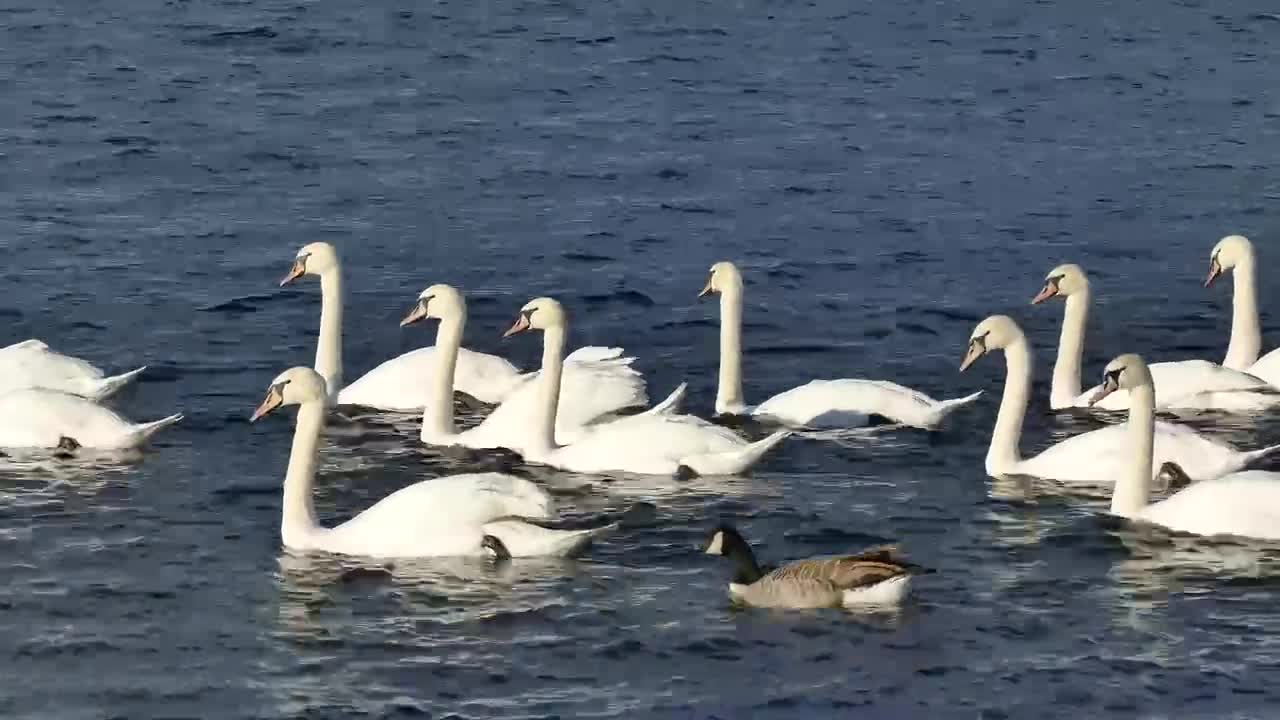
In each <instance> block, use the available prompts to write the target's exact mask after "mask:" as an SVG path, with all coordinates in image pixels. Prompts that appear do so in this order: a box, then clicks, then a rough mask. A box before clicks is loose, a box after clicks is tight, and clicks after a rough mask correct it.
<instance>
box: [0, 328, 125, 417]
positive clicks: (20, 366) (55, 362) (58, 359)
mask: <svg viewBox="0 0 1280 720" xmlns="http://www.w3.org/2000/svg"><path fill="white" fill-rule="evenodd" d="M146 369H147V366H146V365H143V366H142V367H140V368H138V369H136V370H130V371H129V372H127V373H123V374H121V375H110V376H108V375H107V374H106V373H104V372H102V370H101V369H100V368H98V367H96V366H94V365H92V364H90V363H88V362H86V361H84V360H81V359H80V358H77V357H71V356H70V355H63V354H62V353H59V352H57V351H55V350H53V349H51V348H50V347H49V346H48V345H46V344H45V343H44V342H42V341H40V340H36V339H34V338H32V339H30V340H23V341H22V342H19V343H14V344H12V345H8V346H6V347H3V348H0V394H2V393H6V392H9V391H10V390H22V389H26V388H44V389H46V390H57V391H60V392H64V393H70V394H72V395H79V396H80V397H83V398H88V399H90V400H95V401H101V400H105V399H106V398H108V397H110V396H111V395H113V394H115V393H116V392H117V391H119V390H120V389H121V388H123V387H124V386H126V385H128V384H129V383H131V382H133V381H134V379H135V378H137V377H138V375H140V374H142V371H143V370H146Z"/></svg>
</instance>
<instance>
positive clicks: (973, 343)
mask: <svg viewBox="0 0 1280 720" xmlns="http://www.w3.org/2000/svg"><path fill="white" fill-rule="evenodd" d="M1025 337H1026V336H1024V335H1023V334H1022V328H1020V327H1018V323H1016V322H1014V321H1013V318H1011V317H1009V316H1008V315H992V316H991V317H989V318H987V319H986V320H983V321H982V322H980V323H978V326H977V327H975V328H974V329H973V333H972V334H970V335H969V348H968V349H967V350H966V351H965V353H964V360H963V361H961V363H960V372H964V371H965V370H966V369H968V367H969V366H970V365H972V364H973V363H974V361H975V360H977V359H978V358H980V357H982V356H983V355H986V354H987V353H989V352H991V351H992V350H1003V349H1005V348H1007V347H1009V346H1010V345H1012V344H1014V343H1016V342H1019V341H1021V340H1024V339H1025Z"/></svg>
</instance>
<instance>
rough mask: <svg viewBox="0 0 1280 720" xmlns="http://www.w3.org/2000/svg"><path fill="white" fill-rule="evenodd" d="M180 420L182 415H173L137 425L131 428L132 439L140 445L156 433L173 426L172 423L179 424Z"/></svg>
mask: <svg viewBox="0 0 1280 720" xmlns="http://www.w3.org/2000/svg"><path fill="white" fill-rule="evenodd" d="M182 419H183V415H182V413H174V414H173V415H170V416H169V417H166V418H160V419H159V420H156V421H154V422H149V423H140V424H138V425H134V426H133V433H132V434H133V436H134V438H136V441H137V444H142V443H144V442H146V441H147V440H149V439H150V438H151V436H152V435H155V434H156V433H158V432H160V431H161V430H163V429H165V428H167V427H169V426H170V425H173V424H174V423H177V422H181V421H182Z"/></svg>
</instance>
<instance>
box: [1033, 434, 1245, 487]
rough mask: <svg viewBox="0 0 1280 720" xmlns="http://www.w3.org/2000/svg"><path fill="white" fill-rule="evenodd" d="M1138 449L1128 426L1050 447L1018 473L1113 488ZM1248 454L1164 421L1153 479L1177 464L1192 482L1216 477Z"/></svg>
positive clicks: (1157, 440) (1239, 464) (1236, 466)
mask: <svg viewBox="0 0 1280 720" xmlns="http://www.w3.org/2000/svg"><path fill="white" fill-rule="evenodd" d="M1132 454H1133V448H1132V443H1131V442H1130V440H1129V436H1128V426H1127V424H1125V423H1121V424H1117V425H1109V426H1107V427H1105V428H1100V429H1098V430H1092V431H1090V432H1087V433H1081V434H1079V435H1073V436H1072V437H1069V438H1067V439H1066V440H1063V441H1062V442H1059V443H1057V444H1056V445H1053V446H1050V447H1048V448H1046V449H1045V450H1044V451H1043V452H1041V453H1040V454H1039V455H1036V456H1035V457H1032V458H1028V459H1026V460H1024V461H1023V462H1022V464H1021V465H1019V468H1018V472H1021V473H1025V474H1027V475H1032V476H1035V477H1042V478H1050V479H1054V480H1061V481H1065V482H1083V483H1097V484H1113V483H1115V481H1116V478H1117V477H1120V476H1121V475H1122V474H1123V473H1124V472H1125V469H1126V468H1128V467H1129V463H1131V462H1132ZM1244 460H1245V456H1244V454H1243V453H1240V452H1239V451H1237V450H1235V449H1233V448H1231V447H1229V446H1227V445H1224V444H1222V443H1219V442H1216V441H1214V440H1211V439H1209V438H1207V437H1205V436H1203V435H1201V434H1200V433H1197V432H1196V431H1194V430H1192V429H1191V428H1188V427H1185V426H1183V425H1176V424H1174V423H1168V422H1163V421H1157V422H1156V424H1155V443H1154V445H1153V462H1152V476H1153V477H1154V476H1155V474H1156V472H1158V471H1159V468H1160V465H1162V464H1164V463H1166V462H1175V463H1177V464H1178V465H1180V466H1181V467H1182V469H1183V470H1184V471H1185V472H1186V473H1187V475H1188V476H1190V477H1191V478H1192V479H1193V480H1204V479H1208V478H1214V477H1217V476H1219V475H1222V474H1223V473H1227V472H1231V471H1232V470H1236V469H1239V468H1240V467H1242V466H1243V465H1244Z"/></svg>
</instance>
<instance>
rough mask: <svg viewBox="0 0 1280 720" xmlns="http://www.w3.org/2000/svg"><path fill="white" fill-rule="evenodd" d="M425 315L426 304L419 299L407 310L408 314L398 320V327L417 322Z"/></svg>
mask: <svg viewBox="0 0 1280 720" xmlns="http://www.w3.org/2000/svg"><path fill="white" fill-rule="evenodd" d="M426 316H427V304H426V303H424V302H422V301H421V300H419V301H418V302H417V304H416V305H414V306H413V309H411V310H410V311H409V314H408V315H405V316H404V319H403V320H401V321H400V327H405V326H407V325H412V324H414V323H416V322H418V321H419V320H421V319H423V318H425V317H426Z"/></svg>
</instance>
